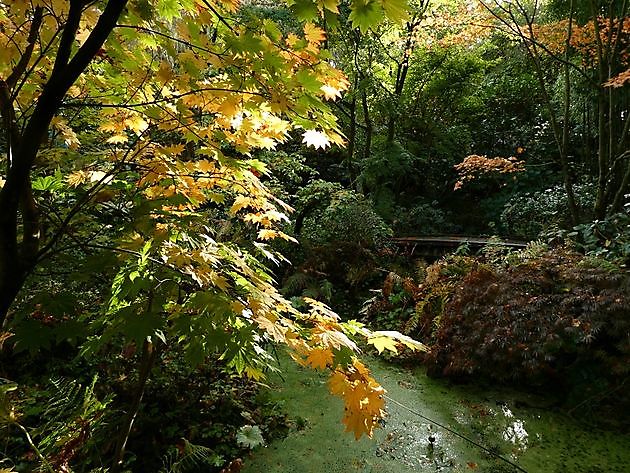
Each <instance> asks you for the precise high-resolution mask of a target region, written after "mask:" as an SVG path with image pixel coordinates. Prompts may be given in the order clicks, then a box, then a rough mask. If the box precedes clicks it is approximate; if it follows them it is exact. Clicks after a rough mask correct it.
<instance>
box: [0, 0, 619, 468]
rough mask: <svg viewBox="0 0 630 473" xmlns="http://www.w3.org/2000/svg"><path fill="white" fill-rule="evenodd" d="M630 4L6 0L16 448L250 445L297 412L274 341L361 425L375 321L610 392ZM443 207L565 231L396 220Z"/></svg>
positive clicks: (1, 4) (8, 289) (4, 189)
mask: <svg viewBox="0 0 630 473" xmlns="http://www.w3.org/2000/svg"><path fill="white" fill-rule="evenodd" d="M628 8H630V6H629V5H628V2H626V1H623V2H616V1H608V0H592V1H588V2H587V1H583V0H571V1H569V2H563V1H555V0H545V1H528V0H514V1H511V2H507V3H506V2H503V1H500V0H471V1H466V2H461V1H456V0H411V1H409V2H407V1H405V0H374V1H372V0H370V1H364V0H350V1H348V2H339V1H337V0H326V1H324V0H288V1H287V2H286V4H285V3H283V2H267V1H247V2H239V1H238V0H219V1H214V0H212V1H211V0H184V1H176V0H158V1H156V2H148V1H146V0H96V1H89V0H69V1H63V0H12V1H3V0H0V116H1V119H2V120H1V124H0V152H1V157H0V166H1V167H2V170H1V171H0V209H2V211H1V212H0V377H1V378H0V431H1V433H2V434H3V435H4V436H5V437H6V438H7V439H8V440H7V443H6V447H5V448H4V450H2V452H0V454H1V455H3V456H4V457H6V458H0V469H2V468H5V469H8V470H9V471H33V470H34V469H39V470H42V471H58V470H59V471H77V472H79V471H86V472H87V471H111V472H112V473H116V472H119V471H122V470H124V469H126V470H131V471H158V470H159V469H163V470H164V471H173V472H175V471H189V470H194V468H198V467H199V465H203V468H204V469H205V470H204V471H227V472H232V471H237V470H238V469H239V468H240V463H239V462H240V460H238V461H237V460H236V457H238V456H240V455H242V454H244V453H246V452H248V451H249V450H250V449H252V448H255V447H256V446H258V445H261V444H262V443H263V442H265V441H268V440H269V439H271V438H272V437H273V436H274V435H276V434H278V433H281V432H283V431H286V429H287V425H290V422H287V420H286V419H284V418H283V417H282V415H281V414H279V413H278V412H277V411H276V409H275V407H274V406H273V405H272V404H270V403H268V402H267V401H266V400H265V399H261V398H260V397H259V396H258V394H257V393H258V389H257V384H256V383H258V382H261V381H262V380H264V378H265V376H266V374H267V373H268V372H269V371H273V370H276V369H278V364H277V351H278V350H279V349H284V350H286V351H288V352H289V353H290V355H291V356H292V357H293V358H294V359H295V361H296V362H298V363H300V364H302V365H305V366H309V367H311V368H314V369H320V370H327V371H328V373H329V374H330V378H329V388H330V391H331V392H332V393H333V394H335V395H338V396H340V397H341V398H342V399H343V401H344V406H345V410H344V414H343V421H342V422H343V424H344V426H345V428H346V430H347V431H349V432H352V433H353V434H354V435H355V437H357V438H360V437H361V436H362V435H364V434H366V435H368V436H371V434H372V432H373V430H374V428H376V427H378V425H379V422H381V420H382V418H383V416H384V415H385V409H384V391H383V388H382V387H381V386H380V385H379V384H378V382H377V381H376V380H374V379H373V378H372V377H371V375H370V373H369V370H368V369H367V368H366V367H365V366H364V365H363V363H362V362H361V361H360V360H359V359H358V358H357V353H358V352H359V351H360V347H362V345H361V344H367V345H370V346H371V347H373V348H374V349H375V350H376V351H378V352H379V353H381V352H386V353H388V354H389V355H395V354H399V353H400V352H401V350H403V348H404V350H403V352H404V353H405V354H406V353H407V349H409V350H415V351H417V350H420V351H424V350H425V349H426V347H425V346H423V345H422V344H420V343H419V342H415V341H414V340H413V338H415V339H418V340H420V341H422V342H425V343H426V344H428V345H430V347H431V350H430V352H429V353H427V354H422V355H419V356H416V355H414V356H413V357H410V358H409V359H411V360H413V361H415V362H423V363H425V364H426V365H427V366H428V367H429V369H430V371H431V372H432V373H434V374H440V375H447V376H453V377H457V378H467V379H478V378H488V379H492V380H494V381H502V382H506V381H507V382H513V381H514V380H518V381H522V383H523V384H526V385H546V386H548V385H549V384H550V383H556V382H557V384H559V385H563V386H566V387H567V388H569V389H571V388H572V387H575V386H578V387H579V386H585V388H584V392H585V393H586V397H588V396H591V394H592V393H591V391H593V390H594V391H597V393H596V394H595V397H596V398H598V399H599V398H602V397H604V398H605V397H606V396H607V393H609V392H616V391H615V390H618V389H619V387H620V386H623V383H624V382H625V379H627V376H628V373H627V366H628V361H630V360H629V359H628V358H629V354H630V340H629V339H628V333H629V330H630V321H629V319H628V313H630V307H629V303H628V293H629V291H630V288H629V287H628V286H629V284H630V283H629V281H628V279H629V278H628V274H627V268H628V264H629V263H630V260H629V257H630V217H629V213H628V212H629V211H630V202H629V201H628V199H629V198H630V151H629V150H630V120H629V116H630V115H629V111H628V106H629V105H630V94H629V93H628V91H629V90H630V73H629V68H630V22H629V21H628ZM440 234H468V235H490V234H492V235H498V236H500V237H503V238H517V239H522V240H535V239H540V240H541V241H548V242H550V243H553V244H560V245H561V246H557V247H553V248H547V247H544V246H541V244H535V245H533V246H530V247H529V248H528V250H525V251H524V252H521V253H511V252H509V251H508V250H506V248H505V247H504V246H500V245H488V246H486V248H485V249H484V250H483V251H482V254H480V255H475V256H473V255H472V254H471V252H470V248H467V247H462V248H460V249H459V250H458V251H456V252H455V253H454V254H451V255H449V256H446V257H445V258H441V259H439V257H438V259H437V261H436V254H429V253H430V252H427V253H426V254H425V253H423V252H424V251H426V249H425V248H422V245H418V248H416V246H413V248H412V249H411V253H412V255H409V254H405V252H404V250H403V249H402V248H400V247H397V246H396V243H395V240H394V241H393V240H392V237H400V236H408V237H414V236H419V235H440ZM562 245H564V246H562ZM434 250H436V249H434ZM436 251H438V252H440V251H442V249H440V248H437V250H436ZM418 255H423V256H425V257H427V259H428V260H429V262H426V261H424V260H421V259H415V258H417V256H418ZM409 261H414V262H416V263H417V264H416V266H415V267H414V268H413V269H411V270H409V269H408V266H409ZM431 262H433V263H432V264H431ZM405 266H407V269H406V270H405V269H404V268H405ZM398 273H400V274H404V276H398V275H397V274H398ZM386 274H388V276H387V277H386V279H385V283H384V285H383V287H382V289H381V292H380V293H379V294H378V295H377V296H376V297H372V298H371V299H370V300H369V301H368V303H367V304H366V305H365V308H364V315H365V316H366V320H367V321H368V322H369V324H370V325H368V326H366V325H362V324H361V323H358V322H356V321H355V320H354V319H356V317H357V314H358V312H359V307H360V306H361V302H362V301H364V300H366V299H368V298H369V297H370V294H371V295H374V294H372V293H371V292H370V290H374V288H376V287H378V286H379V285H382V280H383V277H384V275H386ZM329 306H331V307H332V309H331V308H330V307H329ZM337 313H339V314H340V315H337ZM397 330H400V331H402V332H403V334H400V333H397V332H395V331H397ZM598 389H599V391H598ZM598 396H599V397H598ZM166 424H167V426H166V427H165V425H166ZM195 465H196V466H195ZM199 468H201V467H199Z"/></svg>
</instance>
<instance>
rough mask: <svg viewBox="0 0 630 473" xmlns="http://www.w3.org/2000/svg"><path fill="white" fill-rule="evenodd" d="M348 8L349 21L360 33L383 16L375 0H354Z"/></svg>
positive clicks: (364, 31)
mask: <svg viewBox="0 0 630 473" xmlns="http://www.w3.org/2000/svg"><path fill="white" fill-rule="evenodd" d="M350 10H351V12H350V21H352V25H353V26H354V27H356V28H359V30H360V31H361V33H366V32H367V31H368V30H369V29H370V28H371V27H373V26H376V25H377V24H378V23H379V22H380V21H381V18H382V16H383V9H382V8H381V5H380V4H379V2H378V1H376V0H354V1H353V2H352V3H351V4H350Z"/></svg>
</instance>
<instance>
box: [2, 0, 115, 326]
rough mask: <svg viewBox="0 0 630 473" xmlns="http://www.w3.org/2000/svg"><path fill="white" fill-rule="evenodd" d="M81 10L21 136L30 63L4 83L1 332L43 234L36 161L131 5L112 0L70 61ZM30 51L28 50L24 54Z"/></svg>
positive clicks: (74, 0)
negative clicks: (18, 100) (19, 108)
mask: <svg viewBox="0 0 630 473" xmlns="http://www.w3.org/2000/svg"><path fill="white" fill-rule="evenodd" d="M83 4H84V2H83V1H82V0H70V9H69V11H68V15H67V18H66V24H65V25H64V29H63V32H62V34H61V39H60V41H59V48H58V50H57V56H56V57H55V63H54V65H53V70H52V72H51V75H50V78H49V79H48V82H47V83H46V84H45V85H44V87H43V89H42V93H41V95H40V96H39V98H38V99H37V103H36V105H35V109H34V111H33V114H32V115H31V117H30V119H28V121H27V123H26V125H25V126H24V129H23V131H22V132H19V131H18V127H17V124H16V123H15V116H14V110H13V102H12V100H11V94H10V93H9V86H10V85H11V83H17V82H18V80H19V77H18V76H19V75H20V74H21V73H20V71H19V69H18V68H19V67H21V65H22V64H23V65H24V67H23V69H26V63H28V59H27V60H25V61H22V60H20V61H19V63H18V66H17V67H16V70H15V71H14V73H15V74H11V76H9V78H8V79H7V82H0V111H1V112H2V117H3V120H4V122H5V127H6V132H7V136H8V140H7V141H8V142H9V156H8V157H7V158H8V159H7V162H8V163H7V165H8V168H7V174H6V181H5V183H4V186H3V187H2V189H1V190H0V209H2V212H0V327H2V326H3V325H4V323H5V321H6V318H7V314H8V311H9V309H10V307H11V305H12V304H13V302H14V301H15V299H16V298H17V296H18V294H19V291H20V290H21V288H22V286H23V285H24V282H25V281H26V278H27V276H28V274H29V273H30V272H31V271H32V269H33V267H34V266H35V264H36V262H37V252H38V249H39V244H40V240H41V233H40V229H39V227H40V224H39V213H38V209H37V202H36V201H35V200H34V198H33V195H32V189H31V183H30V174H31V171H32V168H33V165H34V163H35V158H36V157H37V153H38V151H39V149H40V147H41V145H42V143H43V142H44V140H45V139H46V136H47V133H48V128H49V126H50V122H51V121H52V119H53V117H54V116H55V115H56V114H57V113H58V111H59V108H60V106H61V104H62V101H63V98H64V96H65V95H66V93H67V92H68V90H69V89H70V87H72V85H73V84H74V83H75V82H76V80H77V79H78V78H79V76H80V75H81V74H82V73H83V72H84V71H85V69H86V68H87V67H88V65H89V64H90V62H91V61H92V60H93V59H94V57H95V56H96V54H97V53H98V51H99V50H100V49H101V48H102V46H103V44H104V43H105V41H106V40H107V38H108V37H109V35H110V34H111V32H112V31H113V29H114V28H115V26H116V23H117V22H118V18H119V17H120V15H121V14H122V12H123V10H124V8H125V5H126V4H127V0H109V2H108V3H107V5H106V6H105V8H104V10H103V13H102V14H101V16H100V17H99V19H98V21H97V23H96V25H95V26H94V29H93V30H92V32H91V33H90V35H89V36H88V38H87V40H86V41H85V43H83V45H82V46H81V47H80V48H79V50H78V51H77V52H76V54H75V55H74V56H73V57H72V58H71V52H72V47H73V45H74V41H75V38H76V33H77V29H78V27H79V23H80V20H81V15H82V12H83V11H82V9H83ZM38 11H39V10H38V9H35V13H34V16H33V20H32V26H33V25H35V26H36V27H37V30H39V24H41V20H39V22H38V13H37V12H38ZM31 31H33V28H32V29H31ZM29 44H30V43H29ZM28 51H29V49H28V48H27V50H26V53H28ZM31 51H32V49H31ZM23 57H24V56H23ZM23 72H24V71H22V73H23ZM9 81H11V83H8V82H9ZM20 220H21V223H22V231H21V235H20V232H19V224H20ZM20 236H21V240H20V238H19V237H20Z"/></svg>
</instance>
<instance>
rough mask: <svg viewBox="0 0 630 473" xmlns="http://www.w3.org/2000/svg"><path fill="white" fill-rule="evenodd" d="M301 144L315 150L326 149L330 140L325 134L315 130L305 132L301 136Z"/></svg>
mask: <svg viewBox="0 0 630 473" xmlns="http://www.w3.org/2000/svg"><path fill="white" fill-rule="evenodd" d="M302 143H305V144H306V145H307V146H312V147H313V148H315V149H318V148H321V149H326V148H327V147H329V146H330V140H329V139H328V137H327V136H326V134H325V133H323V132H321V131H317V130H306V131H305V132H304V134H303V135H302Z"/></svg>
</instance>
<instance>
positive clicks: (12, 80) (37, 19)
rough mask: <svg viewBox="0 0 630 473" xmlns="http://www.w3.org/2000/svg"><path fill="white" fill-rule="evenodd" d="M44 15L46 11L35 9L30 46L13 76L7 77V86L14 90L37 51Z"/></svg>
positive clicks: (29, 36)
mask: <svg viewBox="0 0 630 473" xmlns="http://www.w3.org/2000/svg"><path fill="white" fill-rule="evenodd" d="M43 15H44V9H43V8H42V7H37V8H35V12H34V13H33V22H32V23H31V29H30V30H29V32H28V39H27V42H28V45H27V46H26V50H25V51H24V53H23V54H22V57H20V60H19V61H18V63H17V64H16V66H15V67H14V68H13V71H12V72H11V75H10V76H9V77H7V80H6V82H7V85H8V86H9V88H11V89H13V88H14V87H15V86H16V84H17V82H18V80H19V79H20V77H21V76H22V74H24V71H26V68H27V66H28V63H29V61H30V60H31V56H32V55H33V50H34V49H35V43H36V41H37V35H38V33H39V28H40V27H41V26H42V19H43Z"/></svg>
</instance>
